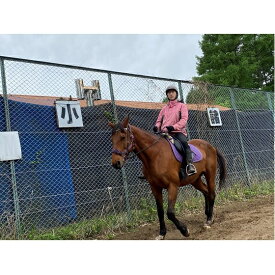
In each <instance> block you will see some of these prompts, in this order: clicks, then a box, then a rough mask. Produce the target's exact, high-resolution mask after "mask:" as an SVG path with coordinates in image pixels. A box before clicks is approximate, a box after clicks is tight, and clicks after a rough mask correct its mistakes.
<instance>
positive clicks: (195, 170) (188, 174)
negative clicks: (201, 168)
mask: <svg viewBox="0 0 275 275" xmlns="http://www.w3.org/2000/svg"><path fill="white" fill-rule="evenodd" d="M189 165H190V166H191V167H192V168H193V169H194V171H192V172H190V173H188V167H189ZM196 173H197V169H196V167H195V165H194V164H192V163H190V164H188V165H186V174H187V176H192V175H194V174H196Z"/></svg>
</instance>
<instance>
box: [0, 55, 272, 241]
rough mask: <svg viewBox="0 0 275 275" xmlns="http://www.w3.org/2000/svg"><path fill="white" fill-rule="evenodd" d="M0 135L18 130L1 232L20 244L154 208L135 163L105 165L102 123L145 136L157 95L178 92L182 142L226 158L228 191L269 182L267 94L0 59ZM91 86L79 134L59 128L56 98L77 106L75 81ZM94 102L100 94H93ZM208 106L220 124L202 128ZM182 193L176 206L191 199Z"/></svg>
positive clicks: (4, 172) (3, 194)
mask: <svg viewBox="0 0 275 275" xmlns="http://www.w3.org/2000/svg"><path fill="white" fill-rule="evenodd" d="M0 61H1V79H0V82H1V83H0V87H1V88H0V89H1V90H0V132H9V131H18V133H19V137H20V143H21V149H22V159H19V160H11V161H0V235H1V238H24V236H27V234H29V232H32V231H33V230H38V229H52V228H56V227H60V226H66V225H70V224H77V223H81V222H83V221H88V220H93V219H100V218H102V217H106V216H108V217H111V219H113V220H114V221H115V222H117V224H120V222H121V217H124V219H125V220H126V221H127V220H131V218H132V217H133V216H134V215H137V212H136V211H137V210H138V209H141V208H142V207H144V204H145V203H146V204H147V205H148V203H149V204H150V203H152V204H154V200H153V198H152V195H151V191H150V187H149V184H148V183H147V182H146V181H144V180H141V179H140V178H139V177H138V176H140V175H141V162H140V161H139V159H138V158H137V157H136V158H132V159H131V160H129V161H128V162H127V164H126V166H125V168H124V169H122V170H119V171H118V170H115V169H113V168H112V167H111V163H110V161H111V141H110V134H111V133H110V129H109V128H108V125H107V123H108V121H109V120H111V119H113V120H115V121H117V120H122V119H123V118H124V117H125V116H126V115H128V114H129V115H130V123H131V124H133V125H135V126H138V127H141V128H143V129H145V130H147V131H151V132H152V128H153V126H154V124H155V121H156V118H157V115H158V113H159V111H160V109H161V108H162V107H163V106H164V104H165V103H164V100H165V93H164V91H165V88H166V87H167V86H168V85H171V84H173V85H176V86H178V87H179V91H180V97H181V99H182V100H183V101H184V102H185V103H187V104H188V109H189V122H188V135H189V138H190V139H194V138H200V139H205V140H207V141H209V142H210V143H211V144H213V145H214V146H215V147H217V148H218V149H219V150H220V151H221V152H222V153H223V154H224V156H225V158H226V161H227V170H228V176H227V185H231V184H233V183H236V182H240V183H243V184H246V185H251V184H253V183H261V182H262V181H263V180H271V181H273V174H274V172H273V167H274V162H273V160H274V158H273V156H274V155H273V133H274V129H273V128H274V122H273V114H274V103H273V102H274V93H272V92H263V91H255V90H245V89H237V88H231V87H222V86H213V85H207V84H202V83H192V82H189V81H181V80H173V79H164V78H157V77H149V76H142V75H132V74H126V73H117V72H110V71H103V70H95V69H90V68H83V67H75V66H68V65H60V64H52V63H44V62H38V61H30V60H22V59H15V58H8V57H0ZM78 80H81V83H84V85H85V87H86V88H87V86H91V85H92V84H91V83H94V82H92V81H94V80H97V83H99V86H98V87H97V88H98V89H99V90H98V92H99V93H97V97H96V98H93V90H92V88H91V87H90V88H87V89H84V88H85V87H84V88H83V91H82V92H84V97H83V98H82V99H79V101H80V102H81V106H82V108H81V112H82V118H83V127H81V128H58V126H57V117H56V109H55V100H57V99H60V98H61V99H69V98H70V97H71V99H76V98H77V95H78V96H79V90H77V85H76V83H77V81H78ZM98 95H99V96H98ZM207 107H217V108H219V110H220V112H221V120H222V126H221V127H211V126H210V125H209V122H208V117H207V112H206V108H207ZM196 195H197V191H195V189H194V188H192V187H189V186H187V187H184V188H182V189H181V191H180V194H179V200H184V199H185V198H186V197H188V196H196Z"/></svg>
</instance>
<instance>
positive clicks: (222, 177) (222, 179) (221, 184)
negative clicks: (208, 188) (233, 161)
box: [216, 148, 226, 189]
mask: <svg viewBox="0 0 275 275" xmlns="http://www.w3.org/2000/svg"><path fill="white" fill-rule="evenodd" d="M216 151H217V158H218V163H219V168H220V182H219V189H221V188H223V187H224V182H225V178H226V163H225V158H224V156H223V155H222V154H221V152H220V151H219V150H218V149H217V148H216Z"/></svg>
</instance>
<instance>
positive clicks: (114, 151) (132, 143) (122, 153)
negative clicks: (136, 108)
mask: <svg viewBox="0 0 275 275" xmlns="http://www.w3.org/2000/svg"><path fill="white" fill-rule="evenodd" d="M128 129H129V135H130V145H129V146H128V147H127V149H126V150H124V151H120V150H118V149H115V148H113V149H112V154H116V155H119V156H122V157H123V158H124V160H125V161H126V159H132V158H133V157H135V156H136V155H138V154H140V153H142V152H144V151H145V150H147V149H149V148H150V147H152V146H153V145H154V144H156V143H157V142H159V140H160V139H161V136H160V137H159V138H158V139H157V140H155V141H154V142H153V143H152V144H150V145H149V146H147V147H145V148H143V149H141V150H140V151H139V152H137V153H135V155H133V156H131V157H128V155H129V154H130V153H131V152H132V151H133V150H134V149H135V137H134V135H133V133H132V131H131V128H130V125H129V127H128V128H126V131H128ZM116 131H120V129H118V130H116Z"/></svg>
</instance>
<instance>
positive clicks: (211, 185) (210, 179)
mask: <svg viewBox="0 0 275 275" xmlns="http://www.w3.org/2000/svg"><path fill="white" fill-rule="evenodd" d="M205 178H206V181H207V188H208V203H209V208H208V215H207V222H206V226H207V225H208V226H210V225H211V224H212V223H213V222H214V216H213V209H214V203H215V197H216V192H215V174H213V173H206V174H205Z"/></svg>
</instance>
